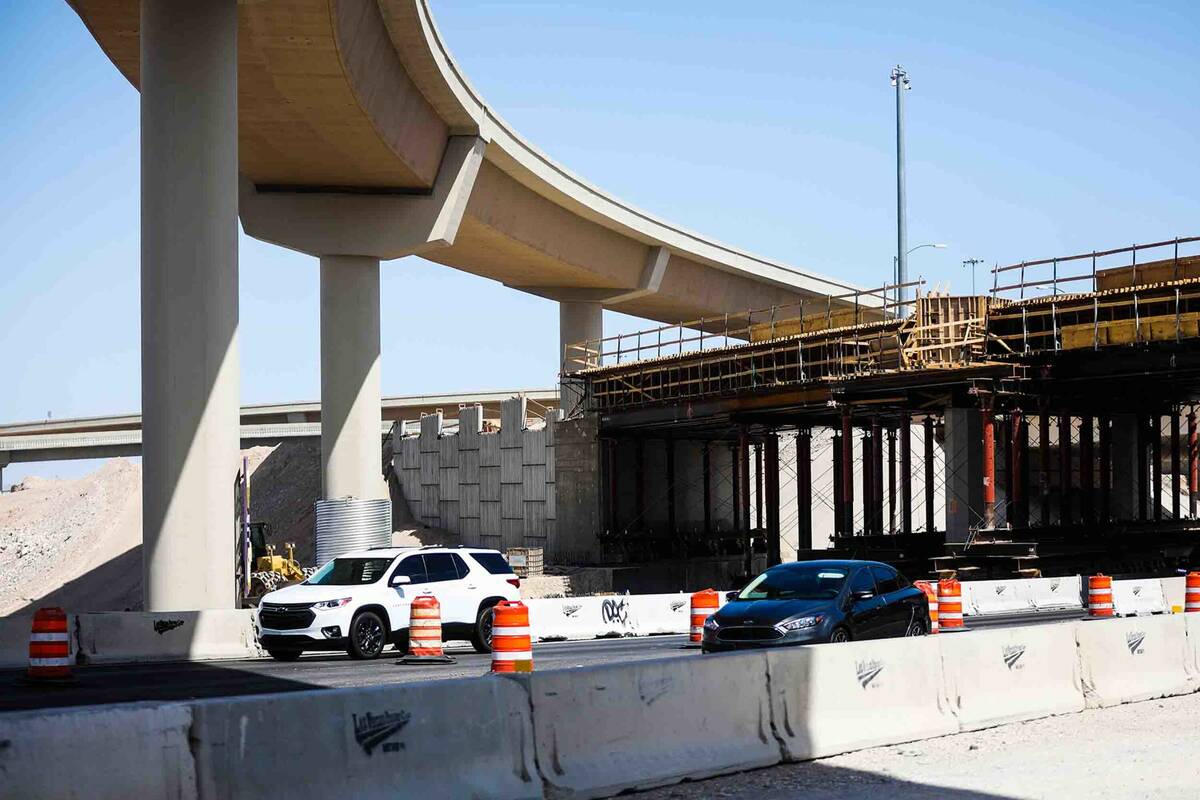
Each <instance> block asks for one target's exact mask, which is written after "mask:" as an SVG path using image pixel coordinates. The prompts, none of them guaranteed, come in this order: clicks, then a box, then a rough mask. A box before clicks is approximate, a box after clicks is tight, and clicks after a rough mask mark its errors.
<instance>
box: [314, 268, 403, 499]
mask: <svg viewBox="0 0 1200 800" xmlns="http://www.w3.org/2000/svg"><path fill="white" fill-rule="evenodd" d="M380 394H381V392H380V385H379V259H377V258H372V257H368V256H322V257H321V497H322V498H324V499H326V500H331V499H334V498H341V497H355V498H358V499H360V500H373V499H382V498H386V497H388V490H387V485H386V484H385V483H384V481H383V476H382V474H381V470H380V462H379V453H380V449H379V448H380V441H381V427H382V422H381V419H382V418H381V415H380V402H381V401H380Z"/></svg>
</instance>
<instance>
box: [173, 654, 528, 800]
mask: <svg viewBox="0 0 1200 800" xmlns="http://www.w3.org/2000/svg"><path fill="white" fill-rule="evenodd" d="M193 714H194V719H195V721H194V725H193V729H192V746H193V750H194V752H195V754H196V773H197V781H198V785H199V789H200V796H201V797H202V798H205V800H235V799H240V798H254V797H277V796H281V795H287V796H289V797H293V798H298V799H299V798H334V797H353V798H395V797H420V798H429V799H430V800H438V799H439V798H445V800H457V799H458V798H463V797H471V798H479V800H485V798H497V799H498V798H541V797H542V781H541V778H540V777H539V776H538V772H537V765H536V764H535V763H534V751H533V727H532V723H531V721H530V707H529V698H528V695H527V694H526V692H525V690H524V688H523V687H521V686H520V685H518V684H516V683H512V682H510V681H506V680H503V679H500V678H498V677H493V676H484V677H481V678H472V679H467V680H459V681H430V682H425V683H409V684H403V685H393V686H382V687H371V688H356V689H332V690H325V691H313V692H289V693H287V694H277V695H266V696H259V697H244V698H231V699H225V700H202V701H198V702H196V703H194V704H193ZM289 765H291V767H292V768H289Z"/></svg>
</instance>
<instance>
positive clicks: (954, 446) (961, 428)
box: [945, 408, 983, 543]
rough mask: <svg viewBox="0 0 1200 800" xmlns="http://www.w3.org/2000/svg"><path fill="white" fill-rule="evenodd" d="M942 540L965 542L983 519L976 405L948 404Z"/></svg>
mask: <svg viewBox="0 0 1200 800" xmlns="http://www.w3.org/2000/svg"><path fill="white" fill-rule="evenodd" d="M945 425H946V541H947V542H955V543H961V542H966V541H967V538H968V536H969V535H970V530H971V528H972V527H977V526H978V525H979V523H980V522H982V521H983V446H982V442H983V424H982V418H981V415H980V413H979V409H977V408H948V409H946V417H945Z"/></svg>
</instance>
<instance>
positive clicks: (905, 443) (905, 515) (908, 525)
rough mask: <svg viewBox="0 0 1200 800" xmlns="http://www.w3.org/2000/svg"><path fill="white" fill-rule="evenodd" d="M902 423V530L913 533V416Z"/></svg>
mask: <svg viewBox="0 0 1200 800" xmlns="http://www.w3.org/2000/svg"><path fill="white" fill-rule="evenodd" d="M900 425H901V428H900V532H901V533H912V477H913V474H912V417H911V416H910V415H908V414H905V415H904V417H903V419H902V420H901V422H900Z"/></svg>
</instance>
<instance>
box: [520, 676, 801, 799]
mask: <svg viewBox="0 0 1200 800" xmlns="http://www.w3.org/2000/svg"><path fill="white" fill-rule="evenodd" d="M505 678H506V679H507V680H513V681H517V682H520V683H521V684H522V685H524V686H526V687H528V691H529V696H530V700H531V703H532V707H533V719H534V725H533V728H534V738H535V740H536V743H537V757H538V765H539V766H540V767H541V771H542V778H543V779H544V781H545V784H546V794H547V796H548V797H580V798H583V797H609V796H611V795H614V794H617V793H618V792H622V791H625V790H628V789H645V788H649V787H652V786H660V785H663V784H667V783H674V782H677V781H680V780H683V779H685V778H692V779H698V778H705V777H709V776H712V775H719V774H722V773H725V772H733V771H737V770H743V769H752V768H755V767H765V766H769V765H771V764H777V763H779V761H780V751H779V744H778V743H777V742H776V740H775V737H774V736H773V735H772V732H771V710H770V707H769V705H768V701H767V665H766V657H765V655H764V654H763V653H734V654H729V655H719V656H703V657H701V656H699V655H697V657H696V658H690V659H678V660H659V661H639V662H635V663H632V664H614V665H611V666H608V665H606V666H602V667H587V668H583V669H571V670H552V671H548V672H534V673H532V674H529V675H516V676H505Z"/></svg>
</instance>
